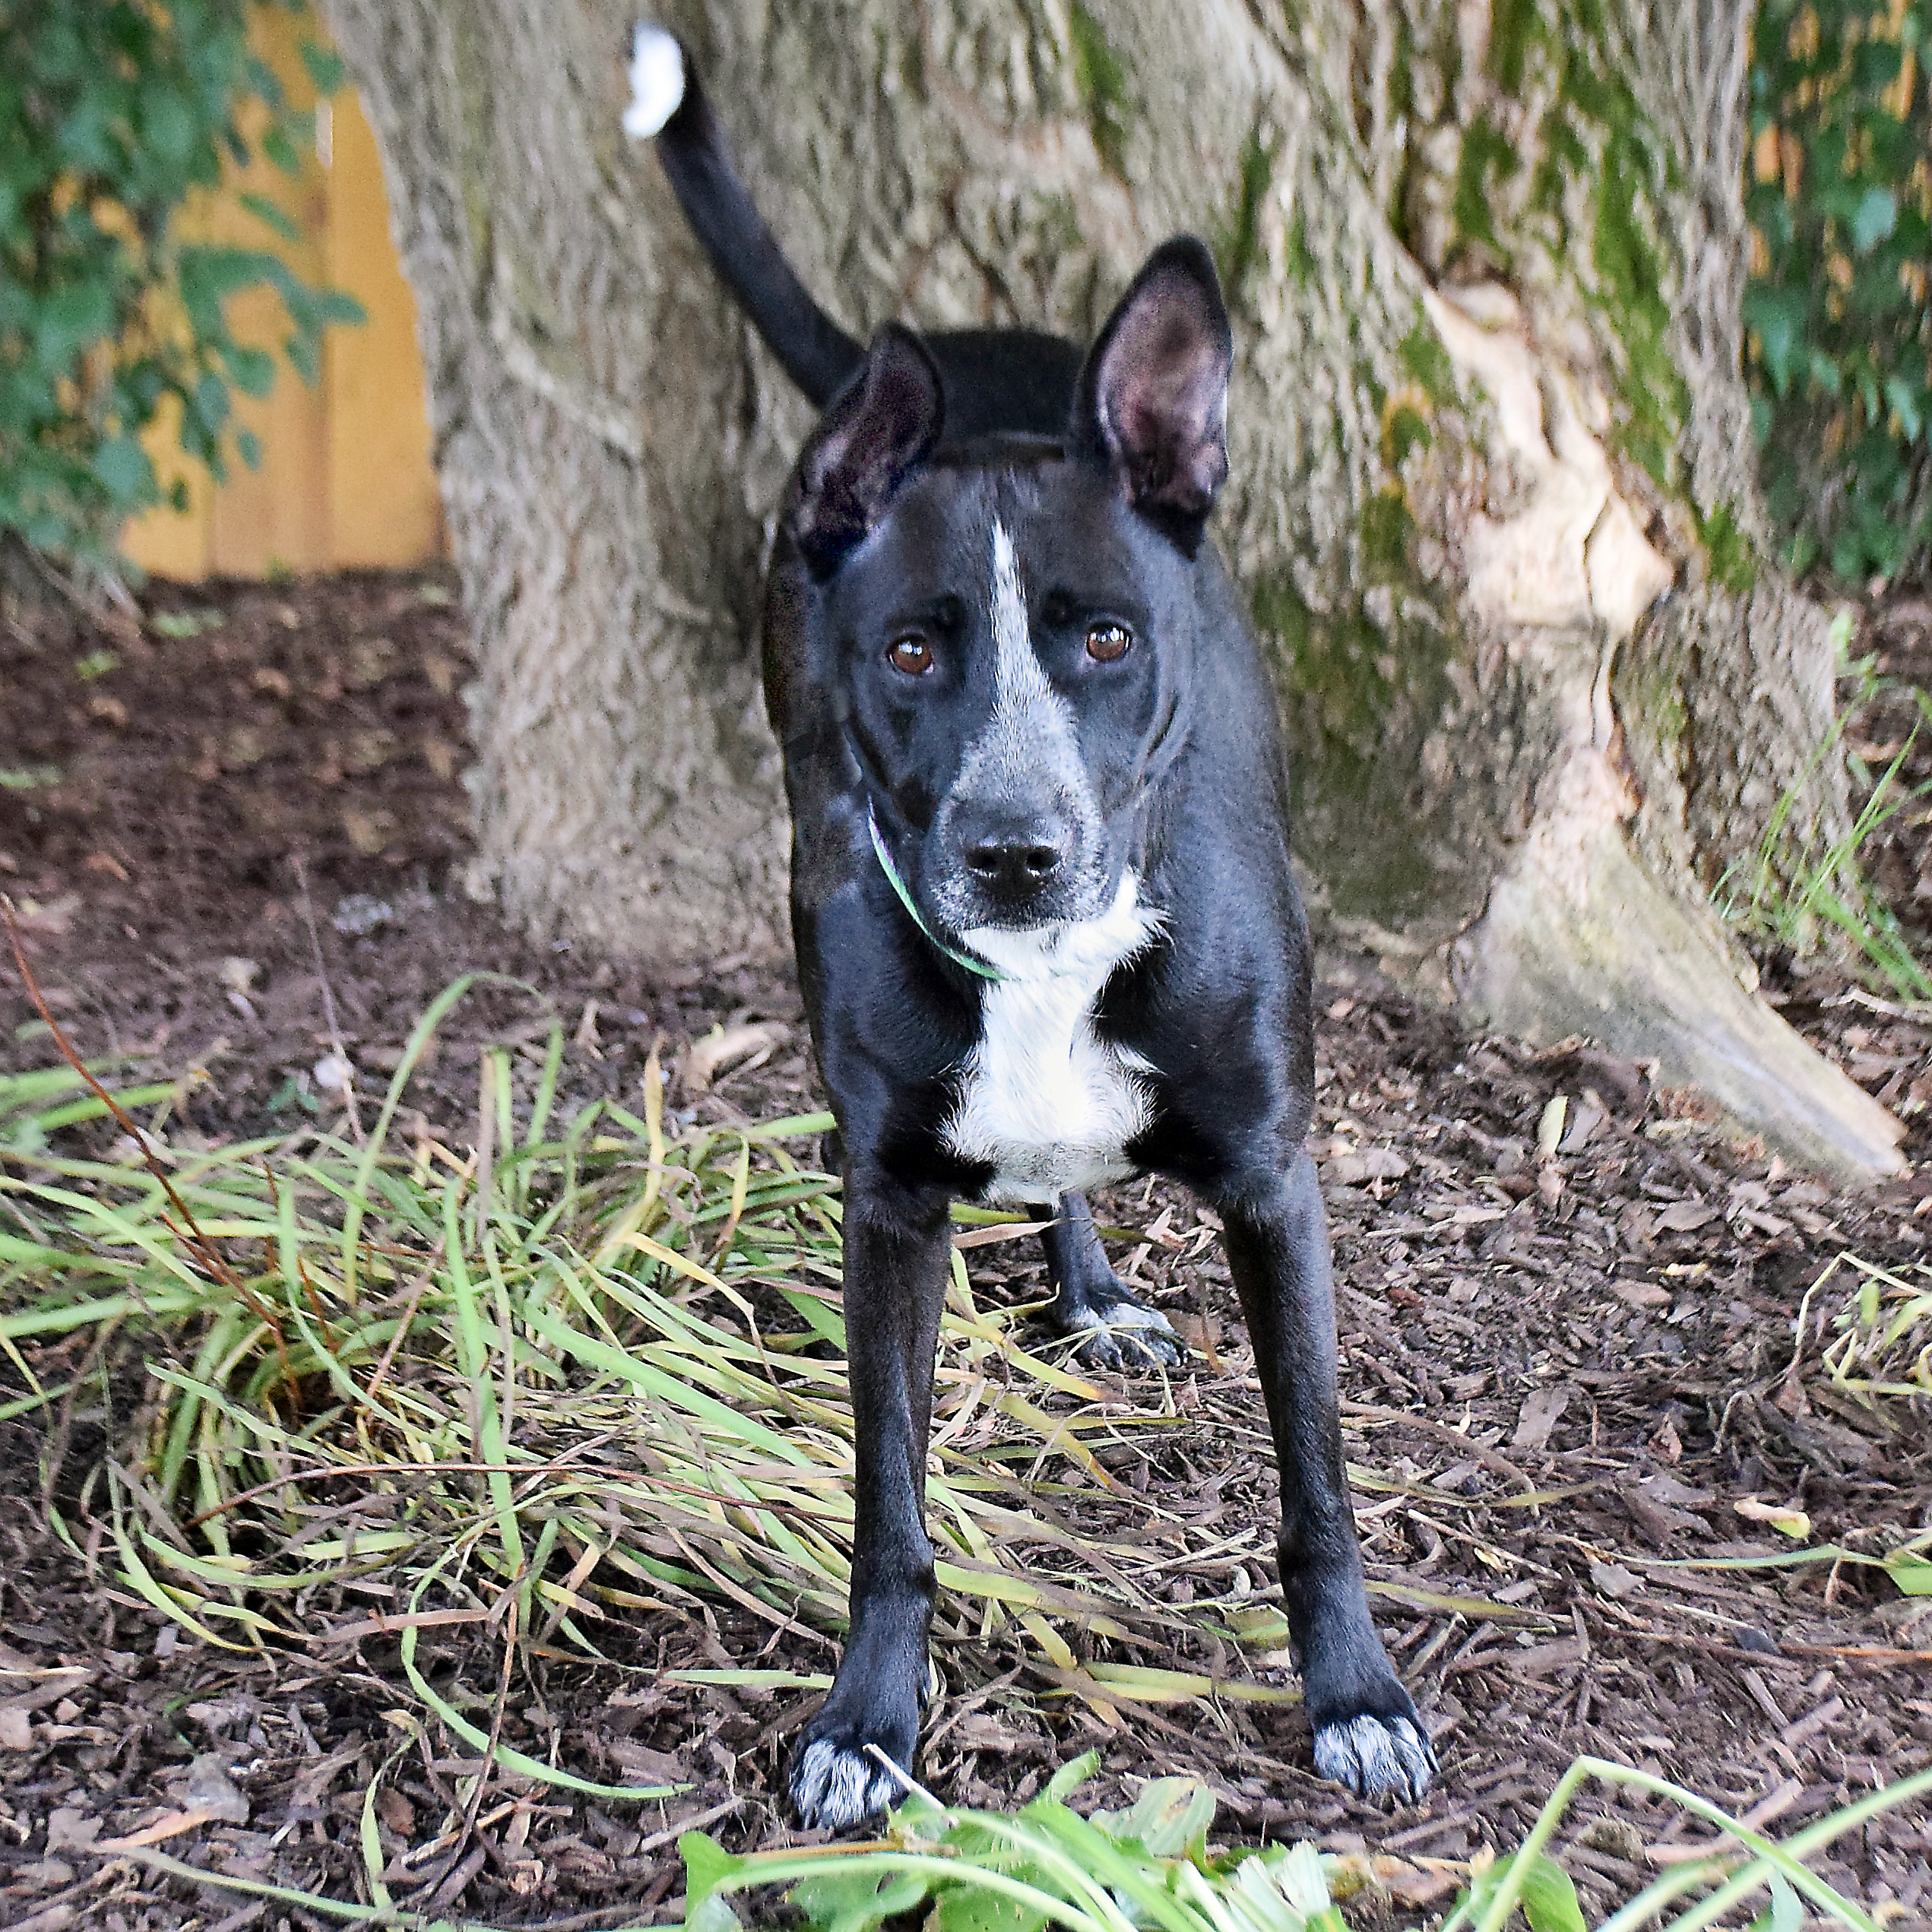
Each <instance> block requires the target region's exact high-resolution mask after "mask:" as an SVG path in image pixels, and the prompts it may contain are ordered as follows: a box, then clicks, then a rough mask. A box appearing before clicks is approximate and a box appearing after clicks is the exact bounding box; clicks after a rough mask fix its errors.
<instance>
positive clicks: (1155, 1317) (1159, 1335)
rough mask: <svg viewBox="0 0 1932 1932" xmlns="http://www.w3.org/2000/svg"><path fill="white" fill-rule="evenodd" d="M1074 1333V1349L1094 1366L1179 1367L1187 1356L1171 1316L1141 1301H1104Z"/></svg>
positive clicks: (1081, 1358)
mask: <svg viewBox="0 0 1932 1932" xmlns="http://www.w3.org/2000/svg"><path fill="white" fill-rule="evenodd" d="M1070 1332H1071V1334H1072V1338H1073V1341H1074V1344H1075V1346H1074V1351H1073V1352H1074V1353H1075V1354H1076V1355H1077V1356H1078V1357H1079V1358H1080V1360H1082V1362H1083V1363H1085V1364H1086V1366H1087V1367H1088V1368H1090V1369H1122V1368H1146V1367H1164V1368H1178V1367H1180V1364H1181V1363H1183V1362H1184V1361H1186V1359H1187V1344H1186V1343H1185V1342H1183V1341H1182V1340H1181V1338H1180V1336H1179V1335H1177V1334H1175V1332H1174V1331H1173V1328H1172V1327H1171V1326H1170V1324H1169V1322H1168V1320H1167V1316H1164V1315H1163V1314H1162V1313H1161V1311H1160V1310H1158V1308H1143V1307H1142V1306H1141V1304H1140V1303H1139V1302H1137V1301H1110V1302H1106V1303H1103V1304H1102V1305H1101V1306H1100V1307H1098V1308H1097V1309H1095V1310H1094V1319H1093V1320H1092V1321H1091V1322H1088V1323H1087V1324H1086V1325H1085V1326H1084V1327H1082V1328H1078V1329H1072V1331H1070Z"/></svg>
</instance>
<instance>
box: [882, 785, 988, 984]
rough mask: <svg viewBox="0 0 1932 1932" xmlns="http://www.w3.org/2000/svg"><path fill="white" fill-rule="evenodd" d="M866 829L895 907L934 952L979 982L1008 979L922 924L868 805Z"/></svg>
mask: <svg viewBox="0 0 1932 1932" xmlns="http://www.w3.org/2000/svg"><path fill="white" fill-rule="evenodd" d="M866 831H869V832H870V833H871V834H872V849H873V854H874V855H875V856H876V857H877V859H878V860H879V870H880V871H881V872H882V873H885V882H886V883H887V884H888V885H890V886H891V887H892V890H893V891H894V892H896V893H897V894H898V895H899V903H900V904H901V905H902V906H904V907H905V909H906V914H907V917H908V918H910V919H911V921H912V923H914V925H915V926H917V927H918V928H919V930H920V932H922V933H924V934H925V935H926V939H927V941H928V942H930V944H931V945H933V948H934V949H936V951H938V952H942V953H944V954H945V956H946V957H947V958H949V959H950V960H951V961H952V963H953V964H955V966H961V967H964V968H965V970H966V971H968V972H969V973H973V974H977V975H978V977H980V978H981V979H983V980H1005V979H1006V977H1008V975H1007V974H1004V973H1002V972H1001V971H1000V970H999V968H998V967H996V966H989V965H988V964H987V963H986V961H984V960H983V959H975V958H974V957H973V955H971V953H970V952H961V951H960V949H958V947H957V946H950V945H947V944H946V942H945V940H943V939H941V938H940V937H939V934H938V933H936V932H934V931H933V929H932V927H931V926H929V925H927V924H926V919H925V915H924V914H922V913H921V912H920V910H919V908H918V907H917V906H916V905H915V904H914V903H913V898H912V895H911V892H908V891H907V888H906V882H905V881H904V879H901V877H900V876H899V869H898V866H895V864H893V863H892V854H891V853H890V852H888V850H886V849H885V835H884V834H883V833H882V832H881V831H879V820H878V819H877V818H876V817H875V816H873V809H872V805H871V802H870V801H869V800H868V801H867V803H866Z"/></svg>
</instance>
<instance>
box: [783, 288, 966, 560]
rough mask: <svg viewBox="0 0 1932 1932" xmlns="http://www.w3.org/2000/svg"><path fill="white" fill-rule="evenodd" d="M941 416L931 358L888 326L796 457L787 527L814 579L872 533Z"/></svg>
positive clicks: (906, 334)
mask: <svg viewBox="0 0 1932 1932" xmlns="http://www.w3.org/2000/svg"><path fill="white" fill-rule="evenodd" d="M944 423H945V399H944V396H943V394H942V391H941V388H940V386H939V368H938V366H937V365H936V363H934V362H933V358H932V355H931V353H930V352H929V351H928V350H927V349H926V345H925V344H924V343H923V342H921V341H920V339H919V338H918V337H917V336H916V335H914V334H913V332H912V331H911V330H910V329H907V328H901V327H900V326H899V325H898V323H896V322H888V323H887V324H886V325H885V327H884V328H882V329H881V330H880V331H879V333H878V334H876V336H874V337H873V343H872V347H871V348H870V350H869V351H867V353H866V361H865V366H864V368H863V369H861V370H860V372H859V374H858V375H857V378H855V379H854V382H852V384H851V385H850V387H849V388H847V390H846V391H845V393H844V394H843V395H842V396H841V397H839V398H838V401H836V402H835V403H834V404H832V406H831V408H830V409H829V410H828V411H827V412H826V413H825V420H824V421H823V422H822V423H820V424H819V427H818V429H817V431H816V432H815V433H814V435H813V436H812V440H811V441H810V442H809V443H807V444H806V446H805V454H803V456H802V457H800V459H799V464H798V480H797V486H796V488H795V490H794V493H793V499H792V501H791V503H790V506H789V508H788V509H787V515H786V522H787V527H789V528H790V531H791V534H792V537H793V540H794V541H795V542H796V543H797V545H798V547H799V550H800V552H801V553H802V554H803V556H804V558H805V561H806V563H807V565H809V566H810V568H811V569H812V573H813V574H814V575H816V576H819V577H828V576H830V575H831V573H832V572H834V571H835V570H836V569H838V566H839V565H841V563H842V562H844V560H845V559H846V558H847V556H849V555H850V553H852V552H853V551H854V550H856V549H857V547H858V546H859V545H860V543H863V542H864V540H866V537H869V536H870V535H871V534H872V533H873V531H875V530H876V529H877V528H878V527H879V523H880V521H882V518H884V516H885V512H886V511H887V509H888V508H890V506H891V505H892V499H893V498H894V497H895V496H897V495H898V493H899V490H900V488H901V486H902V485H903V484H904V482H905V480H906V479H907V477H909V476H910V475H911V473H912V472H913V471H914V470H915V469H916V468H917V467H918V466H919V464H921V463H922V462H923V461H925V459H926V457H927V456H928V455H930V454H931V452H932V449H933V445H934V444H935V443H936V442H938V441H939V431H940V429H942V426H944Z"/></svg>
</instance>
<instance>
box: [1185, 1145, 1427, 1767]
mask: <svg viewBox="0 0 1932 1932" xmlns="http://www.w3.org/2000/svg"><path fill="white" fill-rule="evenodd" d="M1216 1205H1218V1207H1219V1208H1220V1209H1221V1217H1222V1220H1223V1221H1224V1224H1225V1226H1226V1228H1227V1259H1228V1265H1229V1266H1230V1268H1232V1269H1233V1271H1234V1284H1235V1286H1236V1287H1237V1289H1238V1290H1239V1291H1240V1297H1241V1311H1242V1313H1243V1315H1244V1316H1246V1319H1247V1324H1248V1332H1249V1336H1250V1338H1252V1340H1253V1344H1254V1351H1255V1366H1256V1369H1257V1370H1259V1373H1260V1376H1261V1385H1262V1391H1263V1392H1264V1393H1265V1395H1266V1397H1267V1401H1268V1421H1269V1424H1270V1425H1271V1427H1272V1430H1273V1433H1274V1437H1275V1459H1276V1461H1277V1462H1278V1463H1279V1464H1280V1465H1281V1543H1280V1546H1279V1547H1280V1551H1281V1594H1282V1596H1283V1598H1284V1599H1285V1601H1286V1605H1287V1614H1288V1629H1289V1632H1290V1634H1291V1636H1292V1637H1293V1638H1294V1644H1295V1648H1296V1649H1297V1650H1298V1651H1299V1652H1300V1655H1301V1670H1302V1682H1303V1694H1304V1697H1305V1700H1306V1707H1307V1711H1308V1718H1309V1721H1310V1723H1311V1724H1312V1725H1313V1726H1314V1729H1315V1766H1316V1769H1317V1770H1318V1771H1319V1772H1321V1774H1322V1776H1323V1777H1325V1778H1334V1779H1335V1780H1336V1781H1337V1782H1338V1783H1341V1784H1344V1785H1349V1786H1351V1788H1353V1789H1354V1791H1355V1792H1356V1793H1357V1795H1359V1796H1361V1797H1382V1796H1385V1795H1391V1794H1392V1795H1394V1796H1395V1797H1401V1798H1405V1799H1407V1800H1408V1801H1411V1802H1413V1801H1415V1800H1416V1799H1418V1798H1420V1797H1421V1795H1422V1794H1423V1792H1424V1791H1425V1790H1426V1789H1427V1788H1428V1785H1429V1781H1430V1778H1431V1777H1433V1775H1434V1773H1435V1770H1436V1753H1435V1750H1434V1749H1433V1747H1432V1746H1431V1745H1430V1742H1429V1738H1428V1734H1427V1732H1426V1731H1424V1729H1423V1728H1422V1721H1421V1719H1420V1718H1419V1717H1417V1715H1416V1709H1415V1706H1414V1703H1413V1702H1411V1701H1410V1698H1409V1694H1408V1692H1407V1691H1406V1690H1404V1689H1403V1688H1402V1687H1401V1683H1400V1682H1399V1681H1398V1680H1397V1677H1396V1676H1395V1670H1394V1668H1393V1667H1392V1665H1391V1664H1390V1663H1389V1653H1388V1652H1386V1650H1385V1649H1383V1648H1382V1639H1380V1638H1379V1636H1377V1635H1376V1630H1375V1625H1374V1623H1373V1621H1372V1620H1370V1616H1369V1603H1368V1596H1367V1592H1366V1591H1365V1590H1364V1588H1363V1582H1362V1555H1361V1549H1360V1545H1359V1544H1357V1541H1356V1537H1355V1519H1354V1512H1353V1511H1352V1510H1351V1508H1350V1506H1349V1502H1348V1484H1347V1481H1346V1479H1345V1478H1344V1475H1343V1473H1342V1463H1341V1415H1340V1413H1339V1411H1338V1390H1337V1387H1336V1380H1335V1353H1336V1351H1335V1290H1334V1286H1333V1283H1332V1280H1331V1278H1330V1275H1329V1235H1328V1227H1327V1224H1326V1222H1325V1220H1324V1218H1323V1215H1322V1193H1321V1187H1320V1185H1319V1183H1318V1182H1317V1181H1316V1177H1315V1164H1314V1162H1313V1161H1311V1160H1310V1158H1309V1157H1308V1155H1307V1154H1306V1152H1305V1151H1304V1152H1303V1153H1301V1154H1297V1156H1296V1158H1295V1159H1294V1162H1293V1164H1291V1167H1289V1170H1288V1171H1287V1173H1285V1174H1278V1173H1260V1174H1255V1173H1250V1174H1249V1175H1247V1176H1246V1177H1243V1180H1242V1182H1241V1183H1239V1184H1237V1186H1234V1187H1232V1188H1230V1189H1227V1191H1226V1192H1224V1193H1222V1194H1221V1196H1220V1197H1219V1199H1218V1201H1217V1202H1216Z"/></svg>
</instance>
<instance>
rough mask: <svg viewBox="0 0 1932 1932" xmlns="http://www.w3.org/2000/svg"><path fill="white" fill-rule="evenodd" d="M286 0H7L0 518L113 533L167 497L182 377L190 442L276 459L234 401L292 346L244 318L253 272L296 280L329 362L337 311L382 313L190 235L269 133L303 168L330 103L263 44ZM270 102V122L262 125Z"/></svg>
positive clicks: (56, 535) (285, 293) (302, 355)
mask: <svg viewBox="0 0 1932 1932" xmlns="http://www.w3.org/2000/svg"><path fill="white" fill-rule="evenodd" d="M258 4H268V0H166V5H162V4H160V0H87V4H85V5H77V4H74V0H66V4H56V5H46V3H45V0H0V534H6V533H11V534H14V535H16V536H17V537H21V538H23V539H24V540H26V541H27V543H30V544H32V545H33V546H36V548H39V549H41V550H50V551H54V552H58V553H65V554H68V555H71V556H92V557H95V558H100V557H102V556H105V555H106V554H108V553H110V552H111V550H112V543H113V540H114V536H115V533H116V531H118V529H119V526H120V524H121V522H122V520H123V519H124V518H125V517H127V516H128V515H130V514H131V513H132V512H137V511H139V510H142V509H144V508H147V507H149V506H150V505H153V504H155V503H157V502H160V500H161V498H162V491H161V488H160V483H159V481H158V480H157V477H156V476H155V473H154V465H153V464H151V463H150V461H149V460H148V458H147V452H146V451H144V449H143V448H142V446H141V432H142V431H143V430H144V429H146V428H147V426H148V424H149V423H151V422H152V421H153V420H154V417H155V416H156V414H157V412H158V411H159V410H160V409H161V408H162V407H163V404H164V403H165V402H166V399H167V398H168V397H174V398H175V399H176V401H177V402H178V403H179V406H180V420H181V446H182V448H183V449H184V450H185V451H187V453H188V454H189V455H190V456H191V457H193V458H197V459H198V461H201V462H202V463H204V464H207V467H208V468H209V469H210V470H212V471H213V472H214V474H215V476H216V477H217V478H219V477H221V476H222V475H223V473H224V472H225V469H226V458H227V455H228V453H229V451H230V448H232V449H233V451H235V453H236V454H239V456H240V457H241V458H242V461H244V462H245V463H247V464H250V465H252V464H254V463H255V461H257V460H258V455H259V451H258V448H257V447H256V445H255V439H254V437H253V436H252V435H250V434H249V432H248V431H246V430H245V429H244V430H239V431H238V430H236V429H235V428H234V426H233V421H232V417H231V401H232V397H233V392H234V391H236V390H239V391H242V393H243V394H246V395H251V396H259V395H261V394H265V393H266V392H267V391H268V389H269V388H270V387H271V385H272V384H273V383H274V378H275V359H274V357H273V356H271V354H270V353H268V351H267V350H263V349H259V348H255V347H251V346H248V345H245V344H242V343H239V342H237V341H236V339H235V337H234V336H233V334H232V333H231V332H230V328H229V325H228V320H227V305H228V303H229V302H230V299H231V298H232V297H233V296H236V295H238V294H239V293H241V292H242V290H245V289H250V288H255V287H261V286H262V285H264V284H266V285H268V286H269V287H273V288H274V290H276V292H277V293H278V294H279V296H280V298H281V301H282V304H283V308H284V309H285V310H286V312H287V317H288V320H289V323H290V334H289V337H288V339H287V343H286V344H285V345H284V346H285V350H286V353H287V356H288V359H289V360H290V362H291V363H293V365H294V366H295V367H296V369H298V370H299V371H300V372H301V373H302V375H303V376H304V377H305V378H306V379H308V380H310V381H312V380H314V378H315V374H316V372H317V369H318V351H319V347H320V340H321V332H322V330H323V329H324V328H325V327H326V326H327V325H328V324H329V323H331V322H332V321H359V320H360V319H361V318H362V309H361V307H360V306H359V304H358V303H356V302H354V301H353V300H352V299H350V298H349V297H348V296H344V295H340V294H337V293H333V292H331V291H330V290H321V289H315V288H312V287H309V286H308V285H307V284H306V283H304V282H302V280H300V279H299V277H297V276H296V275H295V274H293V273H292V272H291V271H290V269H289V268H288V267H287V264H285V263H283V261H280V259H279V258H277V256H275V255H273V254H271V253H269V252H268V251H267V250H266V249H247V248H236V247H228V246H216V245H209V244H204V243H197V242H190V241H187V240H184V239H181V238H180V237H179V236H177V235H176V233H175V223H174V221H173V217H174V215H175V214H176V211H177V210H178V209H179V207H181V205H182V202H183V201H184V200H185V198H187V196H188V194H189V193H190V192H191V191H192V190H193V189H195V188H211V187H213V186H214V185H215V184H216V183H217V182H218V181H219V179H220V175H221V168H222V161H223V156H224V155H226V156H227V157H230V158H231V159H232V160H233V161H235V162H236V163H238V164H242V163H246V162H247V161H249V160H250V159H251V158H252V155H253V154H254V153H255V152H256V151H257V150H258V151H259V152H260V153H261V154H264V155H265V156H266V157H268V159H269V160H271V161H272V162H273V163H274V164H275V165H276V166H277V167H278V168H280V169H281V170H282V172H283V173H285V174H287V175H290V176H293V174H295V173H296V171H297V169H298V167H299V159H298V155H297V151H296V150H297V144H298V143H299V142H300V141H302V139H304V138H306V137H307V136H308V135H309V134H310V132H311V131H312V117H311V116H308V115H306V114H301V113H297V112H295V111H294V110H293V109H292V108H291V106H290V103H289V101H288V99H287V95H286V93H284V91H283V88H282V86H281V84H280V81H277V78H276V77H275V75H274V74H273V73H272V72H271V71H270V70H269V68H268V67H267V66H266V65H264V63H263V62H261V60H260V59H258V58H257V57H256V56H255V55H253V54H252V52H250V51H249V45H248V27H249V18H250V16H251V14H252V11H253V10H254V8H255V5H258ZM273 4H275V5H280V6H283V7H284V8H287V9H289V10H290V11H294V10H295V9H296V7H297V5H299V0H273ZM303 56H304V59H305V60H306V62H307V65H308V67H309V73H310V75H311V78H312V79H313V80H314V81H315V84H316V86H317V87H318V89H319V90H321V91H323V92H325V93H327V92H328V91H330V90H333V89H334V87H337V86H338V85H340V81H341V71H340V65H339V63H338V62H337V61H336V59H335V58H334V55H331V54H329V53H328V52H325V51H324V50H323V49H321V48H319V47H317V46H305V47H304V49H303ZM253 103H260V106H259V108H258V109H257V108H254V107H253V106H252V104H253ZM252 117H258V118H259V119H261V125H262V131H261V135H259V137H258V139H257V140H256V141H255V142H254V143H251V142H250V141H249V138H247V136H246V135H245V133H244V131H243V123H244V121H245V119H249V118H252ZM243 199H244V201H245V204H246V205H247V207H249V210H250V211H251V212H252V214H254V215H255V217H257V218H258V220H261V222H262V223H263V224H264V226H266V227H267V228H268V229H269V230H272V231H274V233H276V234H277V235H280V236H283V237H284V238H293V237H296V236H298V235H299V230H297V229H296V226H295V225H294V224H293V223H292V222H291V221H290V219H289V217H288V216H287V214H284V213H283V211H281V209H280V208H279V207H277V206H276V205H275V204H274V202H273V201H269V200H268V199H266V198H264V197H263V196H261V195H246V196H245V197H244V198H243ZM172 500H174V501H176V503H177V505H179V502H180V500H181V486H179V484H178V483H177V485H176V487H175V491H174V492H173V496H172Z"/></svg>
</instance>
